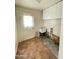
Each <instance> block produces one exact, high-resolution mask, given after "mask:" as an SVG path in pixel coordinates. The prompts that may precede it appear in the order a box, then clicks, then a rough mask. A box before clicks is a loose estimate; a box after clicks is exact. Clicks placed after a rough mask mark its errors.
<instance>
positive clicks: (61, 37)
mask: <svg viewBox="0 0 79 59" xmlns="http://www.w3.org/2000/svg"><path fill="white" fill-rule="evenodd" d="M58 59H63V21H62V20H61V30H60V47H59V55H58Z"/></svg>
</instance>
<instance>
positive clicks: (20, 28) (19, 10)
mask: <svg viewBox="0 0 79 59" xmlns="http://www.w3.org/2000/svg"><path fill="white" fill-rule="evenodd" d="M15 11H16V23H17V35H18V36H17V38H18V41H19V42H21V41H23V40H27V39H29V38H32V37H34V36H35V32H36V31H38V29H39V28H40V27H41V26H42V25H43V18H42V15H43V14H42V11H39V10H34V9H29V8H24V7H21V6H16V10H15ZM23 15H31V16H33V17H34V28H32V29H27V28H25V27H24V25H23Z"/></svg>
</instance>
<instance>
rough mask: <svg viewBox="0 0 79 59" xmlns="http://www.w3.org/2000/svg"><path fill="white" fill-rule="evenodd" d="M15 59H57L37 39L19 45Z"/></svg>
mask: <svg viewBox="0 0 79 59" xmlns="http://www.w3.org/2000/svg"><path fill="white" fill-rule="evenodd" d="M16 59H57V58H56V57H55V56H54V54H53V53H52V52H51V51H50V49H49V48H48V47H47V46H45V45H44V44H43V42H42V41H41V40H40V39H38V38H32V39H29V40H26V41H23V42H20V43H19V46H18V49H17V54H16Z"/></svg>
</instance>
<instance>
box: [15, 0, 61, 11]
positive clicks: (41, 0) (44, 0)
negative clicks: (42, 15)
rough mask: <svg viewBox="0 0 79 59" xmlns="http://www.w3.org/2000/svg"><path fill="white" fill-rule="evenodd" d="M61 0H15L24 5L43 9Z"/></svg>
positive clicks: (16, 2)
mask: <svg viewBox="0 0 79 59" xmlns="http://www.w3.org/2000/svg"><path fill="white" fill-rule="evenodd" d="M60 1H61V0H15V4H16V5H19V6H23V7H28V8H33V9H39V10H43V9H46V8H48V7H50V6H51V5H54V4H56V3H58V2H60Z"/></svg>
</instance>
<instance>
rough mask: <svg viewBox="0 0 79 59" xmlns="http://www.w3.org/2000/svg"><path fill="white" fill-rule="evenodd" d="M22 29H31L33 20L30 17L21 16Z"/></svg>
mask: <svg viewBox="0 0 79 59" xmlns="http://www.w3.org/2000/svg"><path fill="white" fill-rule="evenodd" d="M23 22H24V27H33V26H34V19H33V17H32V16H23Z"/></svg>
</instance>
